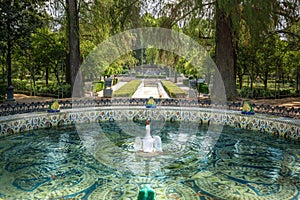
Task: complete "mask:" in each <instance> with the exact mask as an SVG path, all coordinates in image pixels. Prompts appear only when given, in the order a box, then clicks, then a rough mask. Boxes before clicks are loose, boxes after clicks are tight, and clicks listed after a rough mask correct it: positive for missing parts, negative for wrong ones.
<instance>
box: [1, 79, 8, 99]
mask: <svg viewBox="0 0 300 200" xmlns="http://www.w3.org/2000/svg"><path fill="white" fill-rule="evenodd" d="M6 88H7V84H5V83H0V102H3V101H4V100H5V97H6Z"/></svg>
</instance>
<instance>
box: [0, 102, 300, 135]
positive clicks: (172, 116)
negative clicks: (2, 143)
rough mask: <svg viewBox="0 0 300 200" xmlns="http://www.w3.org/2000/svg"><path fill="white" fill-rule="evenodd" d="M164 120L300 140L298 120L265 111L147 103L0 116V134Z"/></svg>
mask: <svg viewBox="0 0 300 200" xmlns="http://www.w3.org/2000/svg"><path fill="white" fill-rule="evenodd" d="M146 118H150V119H151V120H161V121H192V122H199V123H207V124H214V123H217V124H222V125H227V126H232V127H239V128H245V129H251V130H259V131H261V132H265V133H270V134H274V135H276V136H281V137H283V138H286V139H292V140H299V138H300V123H299V120H296V119H291V118H284V117H276V116H269V115H263V114H255V115H243V114H241V113H240V112H239V111H231V110H221V109H211V108H192V107H157V108H154V109H148V108H145V107H144V106H143V107H142V106H135V107H126V106H114V107H110V106H108V107H101V108H100V107H96V108H78V109H64V110H62V111H61V112H58V113H47V112H36V113H28V114H17V115H10V116H3V117H0V135H1V136H5V135H9V134H15V133H21V132H24V131H28V130H33V129H41V128H49V127H53V126H64V125H69V124H75V123H90V122H98V121H109V120H111V121H114V120H117V121H128V120H134V119H141V120H143V119H146Z"/></svg>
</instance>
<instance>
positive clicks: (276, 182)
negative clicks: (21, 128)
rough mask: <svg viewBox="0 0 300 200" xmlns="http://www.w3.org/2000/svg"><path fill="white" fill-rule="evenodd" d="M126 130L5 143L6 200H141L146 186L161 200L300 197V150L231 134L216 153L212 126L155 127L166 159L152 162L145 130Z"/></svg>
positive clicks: (114, 126)
mask: <svg viewBox="0 0 300 200" xmlns="http://www.w3.org/2000/svg"><path fill="white" fill-rule="evenodd" d="M126 123H127V122H124V123H123V122H122V125H120V123H114V122H105V123H104V122H103V123H100V124H81V125H79V126H77V129H76V127H75V126H66V127H60V128H51V129H47V130H35V131H31V132H27V133H25V134H22V135H21V134H20V135H14V136H7V137H3V138H1V140H0V198H3V199H36V198H41V199H47V198H49V199H51V198H54V199H58V198H61V199H62V198H78V199H99V198H100V197H102V198H103V199H136V197H137V193H138V191H139V189H140V188H142V187H143V186H144V185H145V184H150V185H151V187H152V188H154V190H155V191H156V195H157V199H163V198H165V199H216V198H219V199H246V198H248V199H298V198H299V197H300V196H299V191H300V180H299V177H300V150H299V144H293V143H292V142H290V141H289V142H287V141H284V140H282V139H277V138H274V137H273V136H269V135H265V134H262V133H257V132H253V131H248V130H240V129H234V128H229V127H225V128H224V129H223V131H222V134H221V135H220V138H219V140H218V141H217V143H216V145H215V146H213V147H211V146H209V145H207V146H205V145H206V144H205V143H203V141H204V139H205V137H206V136H207V134H208V133H207V132H208V127H207V126H205V125H200V124H196V123H187V122H184V123H183V122H182V123H180V122H176V123H167V122H164V123H162V122H155V121H154V122H152V123H151V134H152V135H158V136H160V137H161V139H162V143H163V153H162V154H157V155H147V154H141V153H136V152H134V148H133V144H134V140H135V135H140V136H143V135H144V134H145V132H144V131H145V126H144V122H136V123H134V127H135V129H134V131H135V133H132V134H128V133H127V132H124V131H123V128H122V127H124V126H126ZM128 124H132V122H130V123H128ZM157 127H159V128H157ZM127 130H129V129H127ZM77 132H79V133H80V134H77Z"/></svg>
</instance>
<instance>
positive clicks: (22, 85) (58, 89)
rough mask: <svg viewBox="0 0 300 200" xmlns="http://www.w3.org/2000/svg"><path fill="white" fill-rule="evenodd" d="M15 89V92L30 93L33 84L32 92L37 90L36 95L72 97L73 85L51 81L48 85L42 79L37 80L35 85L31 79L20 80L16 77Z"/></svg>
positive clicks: (14, 81)
mask: <svg viewBox="0 0 300 200" xmlns="http://www.w3.org/2000/svg"><path fill="white" fill-rule="evenodd" d="M13 83H14V89H15V92H18V93H25V94H30V91H31V85H32V87H33V88H32V92H33V91H34V92H35V95H38V96H53V97H59V98H61V97H64V98H67V97H71V86H70V85H69V84H65V83H64V84H57V83H56V82H52V81H51V82H49V84H48V85H45V83H43V82H42V81H37V82H36V85H35V87H34V86H33V84H32V83H31V84H30V80H19V79H14V80H13Z"/></svg>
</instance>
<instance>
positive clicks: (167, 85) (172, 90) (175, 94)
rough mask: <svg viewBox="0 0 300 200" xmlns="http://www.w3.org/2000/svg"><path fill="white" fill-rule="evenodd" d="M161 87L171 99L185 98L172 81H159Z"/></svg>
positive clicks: (183, 92)
mask: <svg viewBox="0 0 300 200" xmlns="http://www.w3.org/2000/svg"><path fill="white" fill-rule="evenodd" d="M161 84H162V86H163V87H164V89H165V90H166V92H167V93H168V95H169V96H170V97H172V98H184V97H186V96H187V93H186V92H185V91H184V90H183V89H181V88H180V87H178V86H177V85H175V84H174V83H173V82H172V81H161Z"/></svg>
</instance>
